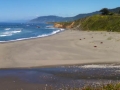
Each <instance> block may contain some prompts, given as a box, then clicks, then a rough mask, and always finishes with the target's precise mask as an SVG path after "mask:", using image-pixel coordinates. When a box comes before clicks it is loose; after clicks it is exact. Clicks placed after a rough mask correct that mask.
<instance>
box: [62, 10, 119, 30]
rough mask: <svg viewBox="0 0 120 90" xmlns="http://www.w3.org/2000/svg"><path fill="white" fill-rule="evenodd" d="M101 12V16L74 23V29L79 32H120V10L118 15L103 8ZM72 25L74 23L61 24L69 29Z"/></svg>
mask: <svg viewBox="0 0 120 90" xmlns="http://www.w3.org/2000/svg"><path fill="white" fill-rule="evenodd" d="M100 12H101V14H98V15H93V16H89V17H86V18H82V19H79V20H76V21H74V24H73V26H72V28H73V29H77V30H92V31H117V32H120V10H118V12H117V13H113V12H110V11H109V10H108V9H107V8H103V9H101V10H100ZM72 23H73V22H62V23H60V24H61V25H62V26H63V28H67V27H68V26H69V25H71V24H72ZM70 29H71V28H70Z"/></svg>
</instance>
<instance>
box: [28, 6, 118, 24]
mask: <svg viewBox="0 0 120 90" xmlns="http://www.w3.org/2000/svg"><path fill="white" fill-rule="evenodd" d="M109 10H110V11H111V12H114V13H118V11H119V10H120V7H117V8H114V9H109ZM96 14H100V12H99V11H96V12H92V13H86V14H78V15H76V16H74V17H59V16H54V15H50V16H41V17H38V18H35V19H33V20H30V22H32V23H46V22H66V21H74V20H78V19H81V18H84V17H88V16H92V15H96Z"/></svg>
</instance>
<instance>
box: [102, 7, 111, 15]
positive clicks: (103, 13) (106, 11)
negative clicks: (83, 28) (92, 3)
mask: <svg viewBox="0 0 120 90" xmlns="http://www.w3.org/2000/svg"><path fill="white" fill-rule="evenodd" d="M100 12H101V13H102V15H108V14H109V13H110V12H109V10H108V9H107V8H103V9H101V10H100Z"/></svg>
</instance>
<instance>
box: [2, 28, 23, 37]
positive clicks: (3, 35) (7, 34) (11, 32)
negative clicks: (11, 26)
mask: <svg viewBox="0 0 120 90" xmlns="http://www.w3.org/2000/svg"><path fill="white" fill-rule="evenodd" d="M20 32H21V30H17V31H6V32H3V33H1V34H0V37H6V36H12V35H13V34H17V33H20Z"/></svg>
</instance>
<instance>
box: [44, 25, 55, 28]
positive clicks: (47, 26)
mask: <svg viewBox="0 0 120 90" xmlns="http://www.w3.org/2000/svg"><path fill="white" fill-rule="evenodd" d="M45 29H56V28H55V27H53V26H51V25H49V26H46V28H45Z"/></svg>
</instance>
